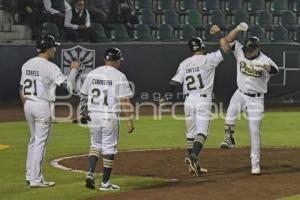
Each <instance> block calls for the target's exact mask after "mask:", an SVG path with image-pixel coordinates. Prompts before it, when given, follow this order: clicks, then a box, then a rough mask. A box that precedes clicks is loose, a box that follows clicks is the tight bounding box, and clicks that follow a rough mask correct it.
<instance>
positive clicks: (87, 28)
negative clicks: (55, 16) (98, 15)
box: [65, 0, 97, 42]
mask: <svg viewBox="0 0 300 200" xmlns="http://www.w3.org/2000/svg"><path fill="white" fill-rule="evenodd" d="M65 29H66V35H67V40H71V41H72V42H78V39H84V40H89V41H90V42H95V41H96V40H97V34H96V33H95V31H93V30H92V29H91V22H90V15H89V12H88V10H87V9H86V8H85V1H84V0H75V3H74V8H72V9H71V10H68V11H67V13H66V17H65Z"/></svg>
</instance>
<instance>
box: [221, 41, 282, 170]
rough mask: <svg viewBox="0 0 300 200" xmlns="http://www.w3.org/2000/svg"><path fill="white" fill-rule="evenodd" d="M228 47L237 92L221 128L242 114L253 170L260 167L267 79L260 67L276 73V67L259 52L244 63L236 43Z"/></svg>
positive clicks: (244, 58)
mask: <svg viewBox="0 0 300 200" xmlns="http://www.w3.org/2000/svg"><path fill="white" fill-rule="evenodd" d="M230 46H231V47H232V49H233V54H234V56H235V58H236V62H237V85H238V89H237V90H236V92H235V93H234V95H233V96H232V98H231V100H230V105H229V107H228V110H227V115H226V119H225V124H227V125H235V122H236V118H237V114H238V113H239V112H241V111H245V112H246V114H247V117H248V121H249V131H250V136H251V164H252V167H253V168H255V167H259V163H260V125H261V119H262V117H263V112H264V94H265V93H266V92H267V86H268V81H269V79H270V76H271V74H270V73H269V72H267V71H266V70H265V69H263V68H262V66H263V65H272V66H273V67H275V68H276V69H277V70H278V67H277V65H276V64H275V63H274V62H273V61H272V60H271V59H270V58H269V57H267V56H266V55H265V54H263V53H262V52H260V53H259V56H258V57H257V58H255V59H252V60H249V59H247V58H246V57H245V56H244V52H243V50H242V47H243V45H241V44H240V43H239V42H237V41H234V42H233V43H231V44H230Z"/></svg>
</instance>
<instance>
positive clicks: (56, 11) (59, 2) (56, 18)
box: [43, 0, 71, 30]
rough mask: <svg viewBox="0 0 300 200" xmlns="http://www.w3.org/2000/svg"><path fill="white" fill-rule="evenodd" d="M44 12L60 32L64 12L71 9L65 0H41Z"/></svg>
mask: <svg viewBox="0 0 300 200" xmlns="http://www.w3.org/2000/svg"><path fill="white" fill-rule="evenodd" d="M43 3H44V7H45V10H46V11H47V12H48V13H49V14H50V16H51V20H52V21H53V23H54V24H55V25H56V26H57V27H58V28H59V29H60V30H61V29H62V28H63V25H64V19H65V14H66V11H68V10H70V9H71V6H70V4H69V3H68V2H67V1H66V0H43Z"/></svg>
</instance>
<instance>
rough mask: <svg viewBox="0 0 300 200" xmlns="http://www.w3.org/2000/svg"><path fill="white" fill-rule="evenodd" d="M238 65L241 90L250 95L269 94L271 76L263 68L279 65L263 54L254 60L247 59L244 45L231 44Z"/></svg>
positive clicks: (238, 79) (238, 80)
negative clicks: (264, 66)
mask: <svg viewBox="0 0 300 200" xmlns="http://www.w3.org/2000/svg"><path fill="white" fill-rule="evenodd" d="M230 46H231V48H232V50H233V54H234V56H235V58H236V63H237V85H238V88H239V90H241V91H242V92H244V93H248V94H256V93H267V89H268V81H269V79H270V76H271V74H270V73H269V72H268V71H266V70H265V69H263V68H262V66H263V65H272V66H273V67H275V68H276V69H277V70H278V67H277V65H276V64H275V63H274V62H273V61H272V60H271V59H270V58H269V57H268V56H266V55H265V54H263V53H262V52H260V53H259V56H258V57H257V58H255V59H253V60H249V59H247V58H246V57H245V55H244V52H243V49H242V48H243V45H242V44H240V43H239V42H238V41H234V42H232V43H231V44H230Z"/></svg>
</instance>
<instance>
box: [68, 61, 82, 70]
mask: <svg viewBox="0 0 300 200" xmlns="http://www.w3.org/2000/svg"><path fill="white" fill-rule="evenodd" d="M79 67H80V62H78V61H72V62H71V65H70V68H71V69H79Z"/></svg>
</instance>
